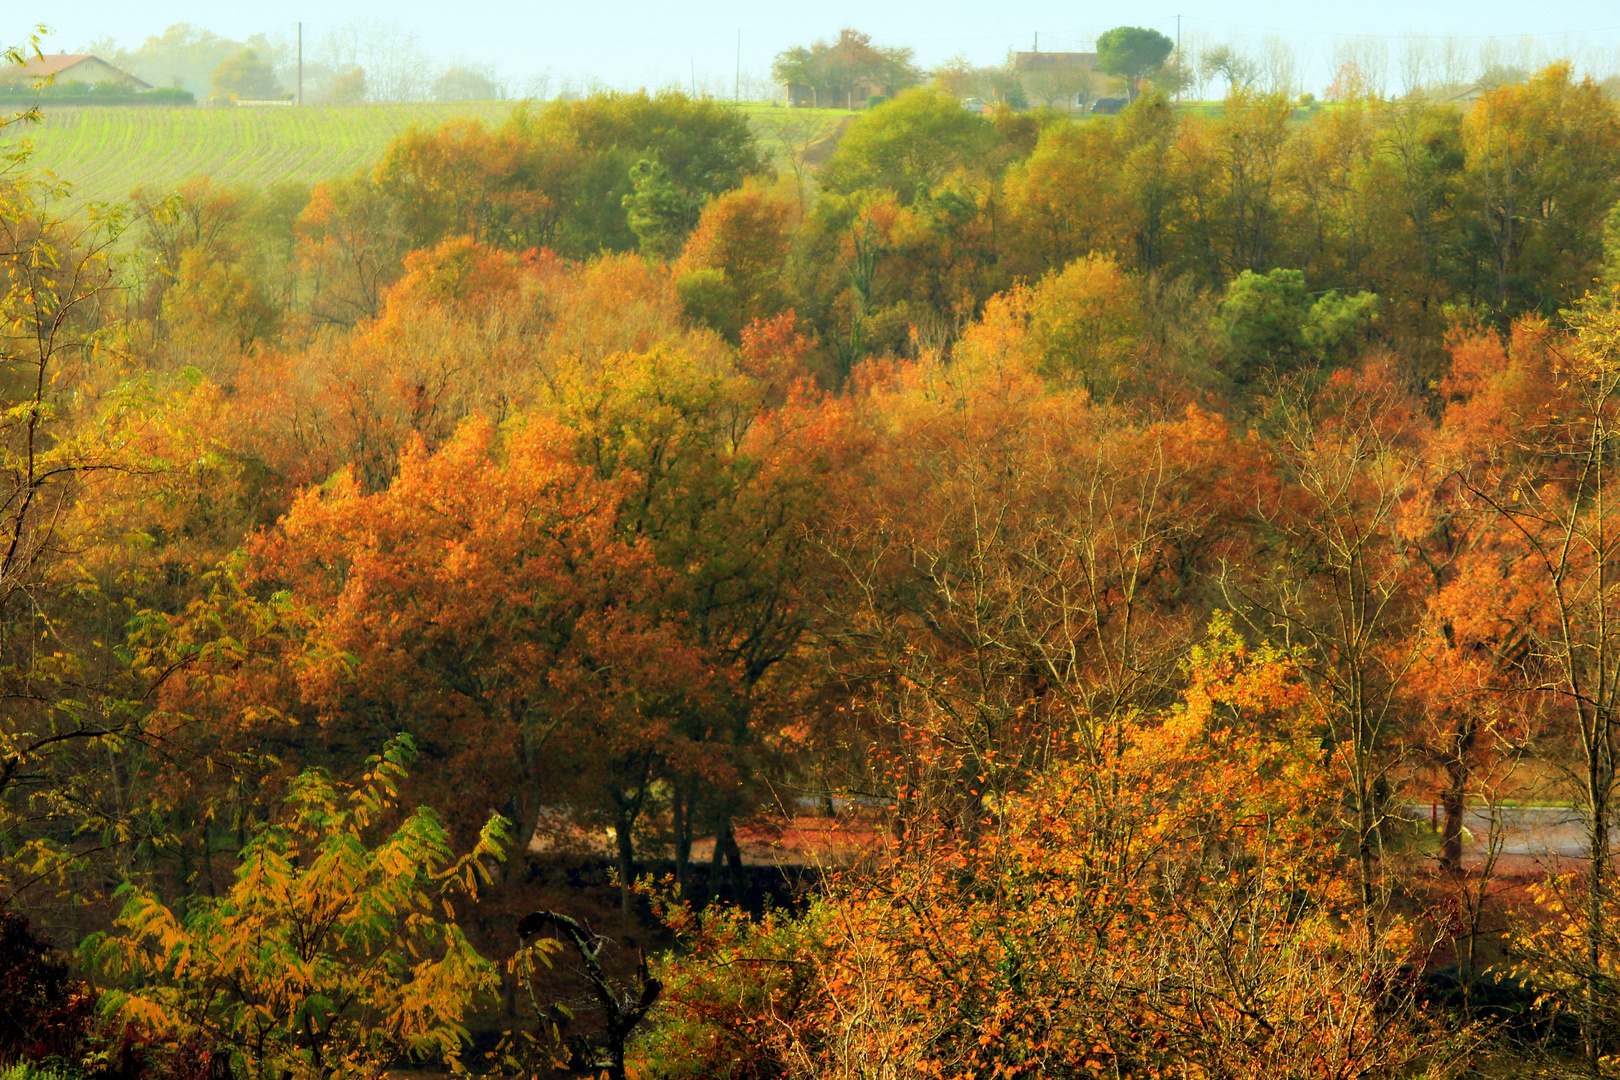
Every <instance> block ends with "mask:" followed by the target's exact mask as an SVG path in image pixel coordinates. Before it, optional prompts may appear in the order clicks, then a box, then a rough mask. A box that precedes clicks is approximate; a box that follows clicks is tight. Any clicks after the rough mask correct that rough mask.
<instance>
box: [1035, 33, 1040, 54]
mask: <svg viewBox="0 0 1620 1080" xmlns="http://www.w3.org/2000/svg"><path fill="white" fill-rule="evenodd" d="M1035 51H1036V52H1040V51H1041V32H1040V31H1039V30H1037V31H1035Z"/></svg>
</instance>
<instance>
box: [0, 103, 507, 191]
mask: <svg viewBox="0 0 1620 1080" xmlns="http://www.w3.org/2000/svg"><path fill="white" fill-rule="evenodd" d="M511 109H512V103H511V102H509V101H505V102H503V101H491V102H460V103H454V104H428V103H423V104H409V105H349V106H324V107H320V106H318V107H308V108H303V109H275V108H261V109H131V108H107V107H95V106H84V107H70V108H55V109H53V108H47V109H46V110H45V119H44V121H43V122H42V123H40V124H35V125H29V126H27V127H23V126H21V125H19V126H18V127H14V128H11V129H10V130H9V131H8V132H7V135H9V136H11V137H13V138H14V139H15V138H21V139H26V140H28V141H29V142H32V143H33V144H34V146H35V154H34V158H33V165H34V166H36V167H39V168H45V169H49V170H50V171H52V172H53V173H55V174H56V175H57V176H59V177H61V178H62V179H64V180H67V181H70V182H71V183H72V184H73V185H74V189H75V192H74V193H75V195H76V196H77V197H78V198H79V199H81V200H86V201H88V200H106V201H112V200H121V199H124V198H127V197H128V196H129V193H130V192H131V191H132V190H133V189H135V188H136V187H139V186H140V185H142V184H150V185H154V186H157V187H162V186H164V185H168V184H174V183H177V182H178V181H180V180H184V179H185V178H187V177H190V176H197V175H208V176H212V177H213V178H214V179H215V180H218V181H220V182H223V183H227V184H251V185H255V186H259V185H264V184H270V183H274V182H275V181H277V180H298V181H301V182H303V183H313V182H315V181H318V180H328V179H331V178H332V177H334V176H341V175H342V174H344V173H347V172H351V171H353V170H354V169H356V168H358V167H360V166H361V165H364V164H366V163H367V162H370V161H374V160H376V158H377V157H378V156H379V155H380V154H381V153H382V151H383V148H384V147H385V146H387V145H388V142H389V140H391V139H392V138H394V136H396V135H398V134H400V133H401V132H403V131H404V130H405V129H407V128H409V127H410V126H411V125H412V124H422V125H427V126H436V125H438V124H442V123H443V122H444V121H446V120H449V119H451V118H452V117H457V116H473V117H477V118H478V119H480V120H483V121H485V122H488V123H498V122H499V121H500V120H501V119H502V118H504V117H505V116H506V115H507V113H509V112H510V111H511Z"/></svg>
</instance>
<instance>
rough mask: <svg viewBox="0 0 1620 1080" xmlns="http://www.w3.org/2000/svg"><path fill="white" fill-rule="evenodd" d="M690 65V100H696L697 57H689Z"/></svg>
mask: <svg viewBox="0 0 1620 1080" xmlns="http://www.w3.org/2000/svg"><path fill="white" fill-rule="evenodd" d="M690 59H691V64H692V100H693V101H696V100H697V57H695V56H694V57H691V58H690Z"/></svg>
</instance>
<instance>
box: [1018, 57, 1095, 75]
mask: <svg viewBox="0 0 1620 1080" xmlns="http://www.w3.org/2000/svg"><path fill="white" fill-rule="evenodd" d="M1056 68H1064V69H1075V68H1081V69H1084V70H1086V71H1096V70H1097V54H1096V53H1094V52H1015V53H1013V70H1014V71H1016V72H1018V73H1019V74H1020V75H1023V74H1025V73H1027V72H1031V71H1051V70H1053V69H1056Z"/></svg>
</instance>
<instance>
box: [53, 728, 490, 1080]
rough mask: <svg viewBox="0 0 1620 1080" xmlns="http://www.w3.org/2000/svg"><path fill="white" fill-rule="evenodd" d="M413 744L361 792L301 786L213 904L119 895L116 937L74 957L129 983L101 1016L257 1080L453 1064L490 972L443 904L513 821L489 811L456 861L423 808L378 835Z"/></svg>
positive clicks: (384, 761) (479, 867)
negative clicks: (196, 1049) (194, 1041)
mask: <svg viewBox="0 0 1620 1080" xmlns="http://www.w3.org/2000/svg"><path fill="white" fill-rule="evenodd" d="M412 751H413V748H412V744H411V741H410V739H409V738H408V737H406V736H404V735H401V736H399V737H398V738H396V739H394V740H392V741H390V742H389V743H388V745H387V746H386V747H385V748H384V750H383V752H382V754H381V755H379V756H375V757H372V758H370V759H368V762H367V765H368V769H367V772H366V773H365V775H364V776H363V777H362V779H361V780H360V782H359V783H358V784H354V785H347V784H339V783H335V782H334V781H332V780H331V779H330V778H329V777H327V776H326V775H325V774H324V773H323V772H320V771H318V770H311V771H308V772H305V773H303V774H302V775H300V776H299V777H298V778H297V779H296V780H295V781H294V782H293V785H292V792H291V794H290V795H289V796H288V799H287V814H286V816H285V819H284V820H283V821H281V822H279V823H276V824H272V825H269V826H266V827H265V828H263V829H261V830H260V832H259V833H258V835H257V836H255V837H254V838H253V840H252V841H251V842H250V843H249V844H248V845H247V846H246V847H245V848H244V849H243V850H242V854H241V864H240V866H239V867H238V868H237V871H236V883H235V885H233V886H232V887H231V889H230V891H229V892H228V893H226V894H225V895H223V896H220V897H214V898H207V899H204V898H194V899H193V900H192V902H191V904H190V906H189V908H188V909H187V910H186V911H185V912H184V913H183V914H182V913H179V912H176V911H175V910H173V909H171V908H169V907H168V906H166V905H165V904H164V903H163V902H162V901H161V900H159V899H158V898H157V896H155V895H154V894H153V893H152V892H150V891H148V890H146V889H143V888H137V887H134V886H125V889H124V890H123V891H124V893H125V895H126V897H127V899H126V901H125V904H124V909H123V911H122V912H121V913H120V915H119V916H118V919H117V920H116V923H115V926H116V928H117V932H115V933H113V934H108V935H96V936H95V937H93V938H91V939H89V940H88V941H87V942H86V944H85V946H84V951H85V953H86V955H87V957H88V958H89V959H90V961H91V962H92V963H93V964H94V965H95V966H97V967H98V968H99V969H100V970H101V971H102V972H103V973H104V975H105V976H107V977H109V978H110V979H112V980H114V981H115V983H117V982H121V983H123V984H124V985H125V986H135V987H138V988H137V989H127V990H117V989H114V990H110V991H109V992H108V993H107V994H105V995H104V997H103V1007H104V1008H106V1009H108V1010H109V1011H110V1012H112V1013H113V1014H115V1015H116V1016H118V1017H119V1018H120V1019H123V1020H127V1021H131V1022H135V1023H137V1024H140V1025H142V1026H147V1027H150V1028H151V1029H153V1030H155V1031H164V1032H173V1033H175V1034H176V1035H177V1036H178V1037H180V1038H187V1037H196V1036H202V1037H204V1038H206V1039H210V1040H212V1041H214V1042H215V1044H216V1045H221V1046H224V1047H229V1048H230V1049H231V1051H232V1052H233V1053H234V1055H236V1056H237V1057H238V1059H239V1061H240V1063H241V1064H242V1065H243V1066H245V1068H246V1072H247V1075H249V1076H254V1077H265V1078H280V1077H285V1076H293V1077H298V1078H300V1080H303V1078H322V1080H325V1078H328V1077H375V1076H380V1075H381V1074H382V1071H383V1069H384V1067H385V1066H386V1065H387V1064H388V1063H389V1062H390V1061H392V1060H394V1059H395V1058H396V1057H398V1056H399V1055H400V1054H401V1053H402V1052H403V1053H411V1054H417V1055H425V1054H438V1055H440V1056H442V1057H443V1058H444V1059H445V1060H447V1061H448V1062H449V1063H450V1064H451V1065H452V1067H459V1065H460V1052H461V1048H462V1045H463V1044H464V1043H465V1042H466V1038H467V1032H466V1029H465V1027H464V1026H463V1020H464V1018H465V1016H466V1014H467V1012H468V1010H469V1009H470V1008H471V1007H472V1005H473V1003H474V1002H475V1001H476V1000H477V999H478V998H480V997H483V996H486V995H491V994H493V993H494V991H495V990H496V988H497V987H498V985H499V977H498V974H497V971H496V967H495V965H494V964H493V963H491V962H490V961H489V960H486V959H485V958H484V957H482V956H480V955H479V954H478V952H477V951H476V950H474V949H473V947H472V946H471V945H470V944H469V943H468V941H467V939H466V937H465V936H464V935H463V933H462V931H461V927H460V926H458V925H457V923H456V921H455V916H454V913H453V909H452V907H451V901H452V899H453V898H454V897H456V896H463V897H471V896H472V895H474V893H475V890H476V887H477V881H478V879H479V878H480V877H483V878H486V879H487V877H488V871H487V869H486V866H485V863H486V861H487V860H490V859H498V858H501V857H502V845H503V844H505V843H506V842H507V840H508V837H507V834H506V822H505V820H504V819H502V818H500V817H492V818H490V820H489V821H488V822H487V823H486V824H485V825H484V827H483V829H482V831H481V832H480V833H479V836H478V840H477V842H476V843H475V844H474V846H473V848H472V850H471V851H470V852H468V853H467V854H465V855H462V856H460V857H459V858H458V857H456V856H455V855H454V854H453V853H452V851H451V847H450V838H449V834H448V832H447V831H446V829H445V827H444V825H443V824H442V823H441V821H440V820H439V818H438V816H437V815H436V814H434V813H433V811H431V810H429V809H426V808H419V809H417V810H416V811H415V812H413V813H411V814H409V815H408V816H406V817H405V819H404V820H403V821H401V822H400V823H399V824H398V825H397V826H395V827H394V828H393V830H392V831H391V832H390V833H388V835H386V836H385V837H383V838H382V839H381V840H380V841H377V842H375V843H373V842H371V839H370V834H371V833H372V830H373V829H374V827H375V826H376V825H377V824H378V823H379V822H380V821H381V820H383V819H385V818H386V817H387V816H388V815H389V814H390V813H391V811H392V810H393V807H394V804H395V801H396V798H397V793H398V787H399V784H400V782H401V781H402V780H403V779H404V778H405V775H406V773H405V762H406V761H407V760H408V758H409V757H410V755H411V753H412ZM441 909H442V910H443V912H444V913H445V915H446V918H445V919H444V920H443V921H441V920H440V919H439V917H438V915H439V912H440V910H441Z"/></svg>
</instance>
